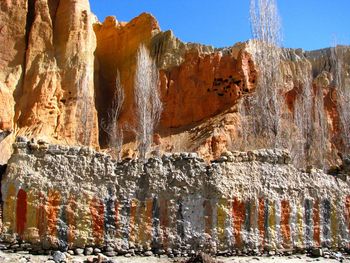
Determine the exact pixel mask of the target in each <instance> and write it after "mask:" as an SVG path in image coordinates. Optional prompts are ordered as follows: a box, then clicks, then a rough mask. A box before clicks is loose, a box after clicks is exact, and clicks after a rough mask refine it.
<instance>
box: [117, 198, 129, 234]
mask: <svg viewBox="0 0 350 263" xmlns="http://www.w3.org/2000/svg"><path fill="white" fill-rule="evenodd" d="M130 220H131V201H129V200H123V201H122V202H121V208H120V216H119V222H120V223H119V229H120V230H119V232H120V236H121V237H122V238H123V239H124V240H128V239H129V236H130Z"/></svg>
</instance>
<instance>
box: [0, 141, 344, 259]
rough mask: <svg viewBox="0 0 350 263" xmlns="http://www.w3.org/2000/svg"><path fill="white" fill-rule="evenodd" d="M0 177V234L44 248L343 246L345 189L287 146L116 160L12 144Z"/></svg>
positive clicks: (69, 149)
mask: <svg viewBox="0 0 350 263" xmlns="http://www.w3.org/2000/svg"><path fill="white" fill-rule="evenodd" d="M14 148H15V154H14V155H13V156H12V157H11V159H10V161H9V164H8V168H7V171H6V174H5V176H4V177H3V180H2V193H3V200H4V217H3V225H4V226H3V227H4V230H3V236H4V237H5V239H6V240H12V239H13V238H20V239H24V240H26V241H29V242H32V243H34V244H39V245H40V246H43V247H44V248H50V247H55V248H57V247H61V248H64V247H84V246H104V245H106V244H108V246H110V247H114V248H115V250H116V251H118V252H119V253H126V252H125V251H127V249H129V248H130V247H132V248H134V247H135V248H136V250H141V251H146V250H149V249H151V248H152V249H164V250H165V251H166V250H167V249H173V250H174V251H176V250H179V251H187V252H188V251H190V250H192V249H198V248H202V249H204V250H207V251H210V252H211V253H218V252H220V251H221V252H222V251H227V250H231V249H242V248H244V247H246V248H260V249H262V248H266V249H276V248H278V249H282V248H285V249H286V248H292V247H299V248H303V247H317V246H319V245H320V246H331V247H337V248H340V247H346V246H347V244H348V242H349V229H348V225H349V218H350V216H349V207H348V200H349V198H350V187H349V183H348V182H347V181H342V180H340V179H337V178H335V177H334V176H330V175H327V174H324V173H323V172H322V171H320V170H311V171H309V173H305V172H301V171H299V170H297V169H296V168H294V167H293V166H292V165H291V164H289V163H290V157H289V155H288V153H287V152H285V151H281V150H259V151H252V152H226V153H225V154H224V155H222V156H221V157H220V158H219V159H218V160H216V161H215V162H213V163H212V164H211V165H209V166H208V165H206V163H205V162H204V161H203V160H202V159H201V158H198V157H197V155H196V154H194V153H182V154H168V155H164V156H162V158H151V159H149V160H148V161H147V162H146V163H142V162H138V161H135V160H125V161H123V162H120V163H117V162H116V161H113V160H112V159H111V158H110V157H109V156H107V155H104V154H101V153H98V152H95V151H93V150H91V149H89V148H80V147H66V146H59V145H49V144H45V143H43V142H39V143H36V142H17V143H16V144H15V145H14Z"/></svg>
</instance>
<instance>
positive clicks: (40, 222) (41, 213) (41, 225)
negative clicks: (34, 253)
mask: <svg viewBox="0 0 350 263" xmlns="http://www.w3.org/2000/svg"><path fill="white" fill-rule="evenodd" d="M45 204H46V198H45V196H44V194H43V193H41V192H40V193H39V205H38V211H37V213H36V214H37V220H36V222H37V226H38V232H39V237H40V239H41V240H42V241H43V237H44V236H45V235H46V229H47V222H46V221H47V218H46V205H45Z"/></svg>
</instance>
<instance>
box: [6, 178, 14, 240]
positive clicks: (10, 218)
mask: <svg viewBox="0 0 350 263" xmlns="http://www.w3.org/2000/svg"><path fill="white" fill-rule="evenodd" d="M3 216H4V217H3V220H4V225H6V226H7V227H8V230H9V232H10V233H15V232H16V188H15V186H14V185H13V184H10V185H9V186H8V189H7V193H6V198H5V203H4V215H3Z"/></svg>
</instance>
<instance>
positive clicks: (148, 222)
mask: <svg viewBox="0 0 350 263" xmlns="http://www.w3.org/2000/svg"><path fill="white" fill-rule="evenodd" d="M152 209H153V199H148V200H146V213H145V225H146V227H145V229H146V240H145V242H144V243H145V244H148V243H150V242H151V240H152Z"/></svg>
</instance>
